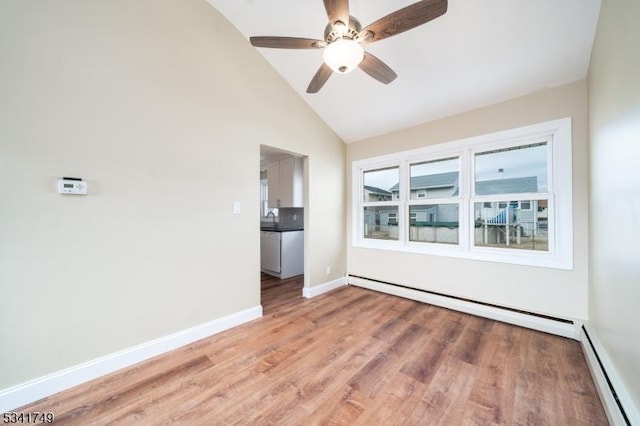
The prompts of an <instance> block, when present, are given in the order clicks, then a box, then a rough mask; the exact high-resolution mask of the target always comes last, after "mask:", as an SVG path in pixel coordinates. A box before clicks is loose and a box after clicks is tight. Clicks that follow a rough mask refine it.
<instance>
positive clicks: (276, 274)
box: [260, 145, 306, 314]
mask: <svg viewBox="0 0 640 426" xmlns="http://www.w3.org/2000/svg"><path fill="white" fill-rule="evenodd" d="M305 163H306V161H305V158H304V156H303V155H301V154H298V153H294V152H289V151H284V150H281V149H278V148H274V147H270V146H267V145H261V146H260V272H261V273H260V278H261V279H260V282H261V304H262V307H263V312H264V313H265V314H267V313H270V312H273V310H274V309H277V308H278V307H282V306H284V305H286V304H290V303H297V302H300V301H302V289H303V287H304V271H305V250H304V246H305V243H304V234H305V232H304V229H305V222H304V218H305V205H304V200H305V198H306V197H305V193H304V192H305V187H306V184H305V178H304V176H305V167H306V166H305Z"/></svg>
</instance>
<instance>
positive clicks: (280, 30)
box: [208, 0, 600, 143]
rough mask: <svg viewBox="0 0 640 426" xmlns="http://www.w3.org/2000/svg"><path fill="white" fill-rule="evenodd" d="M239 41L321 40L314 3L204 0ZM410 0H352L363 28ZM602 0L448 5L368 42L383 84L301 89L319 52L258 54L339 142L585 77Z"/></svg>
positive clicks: (332, 82)
mask: <svg viewBox="0 0 640 426" xmlns="http://www.w3.org/2000/svg"><path fill="white" fill-rule="evenodd" d="M208 1H209V3H210V4H211V5H212V6H214V7H215V8H216V9H217V10H218V11H219V12H220V13H222V14H223V15H224V16H225V17H226V18H227V19H228V20H229V21H230V22H231V23H232V24H233V25H235V27H236V28H237V29H238V30H239V31H240V32H241V33H242V34H243V35H244V36H245V37H246V38H247V43H249V40H248V39H249V37H250V36H292V37H304V38H314V39H323V36H324V28H325V26H326V25H327V22H328V20H327V15H326V11H325V8H324V5H323V2H322V0H304V1H300V0H298V1H296V0H268V1H267V0H208ZM412 3H415V0H394V1H391V0H379V1H365V0H351V1H350V2H349V6H350V13H351V15H352V16H355V17H356V18H357V19H358V20H359V21H360V22H361V23H362V24H363V26H364V25H367V24H369V23H371V22H373V21H375V20H377V19H378V18H380V17H382V16H384V15H387V14H388V13H391V12H393V11H395V10H397V9H400V8H402V7H404V6H407V5H410V4H412ZM599 10H600V0H483V1H470V0H449V5H448V11H447V13H446V14H445V15H443V16H441V17H439V18H436V19H435V20H433V21H431V22H428V23H426V24H424V25H422V26H419V27H417V28H414V29H412V30H410V31H407V32H404V33H402V34H399V35H396V36H394V37H390V38H388V39H384V40H381V41H378V42H376V43H372V44H367V45H366V46H365V49H366V51H368V52H370V53H372V54H374V55H375V56H377V57H378V58H380V59H381V60H383V61H384V62H385V63H386V64H387V65H389V66H390V67H391V68H392V69H393V70H394V71H395V72H396V73H397V74H398V77H397V79H396V80H395V81H393V82H392V83H390V84H389V85H384V84H381V83H379V82H378V81H376V80H374V79H373V78H371V77H369V76H368V75H367V74H365V73H364V72H362V71H361V70H359V69H356V70H354V71H353V72H351V73H349V74H341V75H339V74H334V75H332V76H331V77H330V78H329V80H328V81H327V83H326V84H325V85H324V87H323V88H322V89H321V90H320V91H319V92H318V93H316V94H307V93H306V89H307V86H308V85H309V82H310V80H311V78H312V77H313V75H314V74H315V73H316V71H317V70H318V68H319V67H320V65H321V64H322V50H321V49H311V50H290V49H268V48H256V50H257V51H258V52H260V54H262V55H263V56H264V57H265V58H266V59H267V61H269V63H270V64H271V65H272V66H273V68H275V69H276V71H277V72H278V73H280V75H281V76H282V77H283V78H284V79H285V80H286V81H287V82H288V83H289V84H290V85H291V87H293V89H294V90H296V91H297V92H298V93H299V94H300V96H301V97H302V98H303V99H305V100H306V101H307V102H308V104H309V105H310V106H311V107H312V108H313V109H314V110H315V111H316V112H317V113H318V115H319V116H320V117H321V118H322V119H323V120H324V121H325V122H326V123H327V125H329V126H330V127H331V128H332V129H333V130H334V131H335V132H336V133H337V134H338V135H339V136H340V137H341V138H342V139H343V140H344V141H345V142H347V143H349V142H354V141H358V140H362V139H366V138H369V137H373V136H376V135H380V134H384V133H389V132H392V131H395V130H399V129H402V128H406V127H410V126H414V125H417V124H420V123H424V122H428V121H432V120H436V119H439V118H443V117H446V116H450V115H454V114H458V113H461V112H464V111H468V110H472V109H475V108H479V107H482V106H486V105H490V104H494V103H497V102H501V101H504V100H507V99H511V98H515V97H518V96H522V95H526V94H530V93H534V92H537V91H540V90H544V89H546V88H549V87H554V86H558V85H562V84H566V83H570V82H573V81H576V80H580V79H582V78H584V77H586V75H587V69H588V66H589V59H590V54H591V48H592V45H593V40H594V37H595V31H596V24H597V20H598V13H599Z"/></svg>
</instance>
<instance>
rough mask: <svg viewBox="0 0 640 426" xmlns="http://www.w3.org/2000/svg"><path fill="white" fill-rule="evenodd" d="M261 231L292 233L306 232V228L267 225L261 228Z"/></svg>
mask: <svg viewBox="0 0 640 426" xmlns="http://www.w3.org/2000/svg"><path fill="white" fill-rule="evenodd" d="M260 230H261V231H268V232H292V231H304V228H297V227H287V226H278V225H275V226H273V225H267V226H264V225H263V226H260Z"/></svg>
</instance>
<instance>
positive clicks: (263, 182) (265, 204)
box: [260, 179, 278, 217]
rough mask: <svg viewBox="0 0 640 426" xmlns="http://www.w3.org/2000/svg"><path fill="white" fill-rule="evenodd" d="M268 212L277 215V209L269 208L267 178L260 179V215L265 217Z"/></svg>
mask: <svg viewBox="0 0 640 426" xmlns="http://www.w3.org/2000/svg"><path fill="white" fill-rule="evenodd" d="M270 214H273V215H274V216H275V217H278V209H270V208H269V185H268V184H267V179H260V216H262V217H267V215H270Z"/></svg>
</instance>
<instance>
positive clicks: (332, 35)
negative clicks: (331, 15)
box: [324, 16, 362, 43]
mask: <svg viewBox="0 0 640 426" xmlns="http://www.w3.org/2000/svg"><path fill="white" fill-rule="evenodd" d="M361 30H362V25H361V24H360V21H358V20H357V19H356V18H354V17H353V16H349V25H348V26H347V28H346V30H344V32H342V33H341V32H339V31H338V30H337V29H336V28H335V25H334V24H332V23H329V24H327V26H326V28H325V29H324V39H325V41H326V42H327V43H332V42H334V41H336V40H337V39H339V38H348V39H351V40H355V39H356V37H358V35H359V34H360V31H361Z"/></svg>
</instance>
